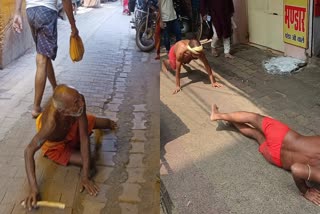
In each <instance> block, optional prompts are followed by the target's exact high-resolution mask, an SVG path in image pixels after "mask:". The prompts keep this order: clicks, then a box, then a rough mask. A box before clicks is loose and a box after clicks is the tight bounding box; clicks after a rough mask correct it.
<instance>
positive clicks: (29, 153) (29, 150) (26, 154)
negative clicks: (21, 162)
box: [24, 144, 35, 158]
mask: <svg viewBox="0 0 320 214" xmlns="http://www.w3.org/2000/svg"><path fill="white" fill-rule="evenodd" d="M34 153H35V150H34V149H33V148H32V146H31V145H30V144H29V145H28V146H27V147H26V148H25V149H24V157H25V158H28V157H30V156H31V157H32V156H33V155H34Z"/></svg>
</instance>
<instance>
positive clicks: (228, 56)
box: [224, 53, 235, 59]
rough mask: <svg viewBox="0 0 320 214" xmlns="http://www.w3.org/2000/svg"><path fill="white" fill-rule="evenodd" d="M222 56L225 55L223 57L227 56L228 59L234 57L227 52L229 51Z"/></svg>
mask: <svg viewBox="0 0 320 214" xmlns="http://www.w3.org/2000/svg"><path fill="white" fill-rule="evenodd" d="M224 57H225V58H228V59H234V58H235V57H234V56H232V55H231V54H229V53H226V54H224Z"/></svg>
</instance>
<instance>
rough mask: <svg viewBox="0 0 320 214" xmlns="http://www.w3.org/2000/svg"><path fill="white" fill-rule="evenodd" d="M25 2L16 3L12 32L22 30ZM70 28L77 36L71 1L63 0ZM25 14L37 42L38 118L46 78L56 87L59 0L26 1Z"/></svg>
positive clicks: (36, 102) (35, 101) (35, 99)
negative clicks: (53, 63) (54, 61)
mask: <svg viewBox="0 0 320 214" xmlns="http://www.w3.org/2000/svg"><path fill="white" fill-rule="evenodd" d="M22 1H23V0H16V11H15V15H14V18H13V25H12V26H13V29H14V30H15V31H16V32H18V33H20V32H21V31H22V27H23V26H22V17H21V7H22ZM62 3H63V8H64V10H65V11H66V14H67V17H68V19H69V23H70V27H71V35H72V36H77V35H78V33H79V32H78V29H77V27H76V21H75V19H74V16H73V6H72V1H71V0H62ZM26 12H27V17H28V21H29V25H30V29H31V33H32V36H33V39H34V41H35V43H36V50H37V55H36V64H37V71H36V77H35V90H34V91H35V93H34V103H33V109H32V112H31V115H32V116H33V117H34V118H36V117H38V116H39V114H40V113H41V111H42V110H41V106H40V105H41V100H42V96H43V92H44V89H45V86H46V81H47V78H48V79H49V81H50V84H51V86H52V88H53V90H54V89H55V87H56V86H57V82H56V77H55V74H54V69H53V66H52V60H55V58H56V55H57V50H58V44H57V41H58V33H57V22H58V8H57V0H26Z"/></svg>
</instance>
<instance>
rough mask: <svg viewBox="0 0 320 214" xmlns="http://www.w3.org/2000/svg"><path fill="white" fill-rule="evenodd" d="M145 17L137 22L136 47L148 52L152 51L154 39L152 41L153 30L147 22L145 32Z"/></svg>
mask: <svg viewBox="0 0 320 214" xmlns="http://www.w3.org/2000/svg"><path fill="white" fill-rule="evenodd" d="M145 28H146V19H144V20H142V21H141V22H140V23H139V26H138V29H137V33H136V44H137V46H138V48H139V49H140V50H141V51H143V52H149V51H152V50H153V49H154V47H155V41H154V33H155V30H154V29H153V27H152V25H151V24H148V27H147V30H146V33H145Z"/></svg>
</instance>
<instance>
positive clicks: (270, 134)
mask: <svg viewBox="0 0 320 214" xmlns="http://www.w3.org/2000/svg"><path fill="white" fill-rule="evenodd" d="M288 131H289V127H288V126H287V125H285V124H283V123H281V122H279V121H277V120H275V119H272V118H270V117H264V118H263V120H262V132H263V133H264V136H265V138H266V141H265V142H263V143H262V144H261V145H260V147H259V152H261V153H262V155H263V156H264V158H265V159H267V160H268V161H269V162H271V163H273V164H274V165H276V166H278V167H282V163H281V158H280V153H281V146H282V142H283V139H284V137H285V136H286V134H287V133H288Z"/></svg>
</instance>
